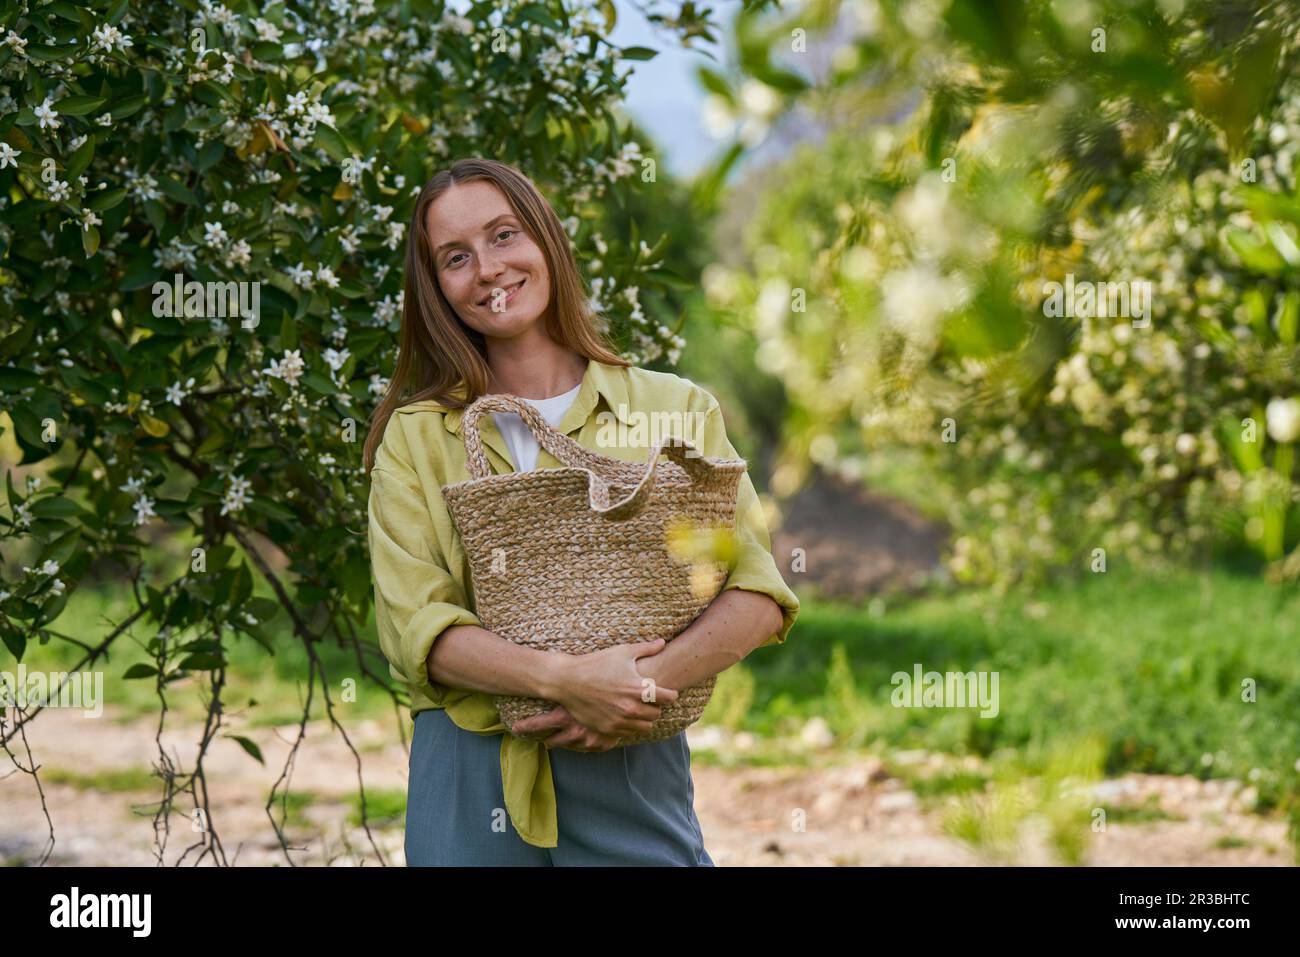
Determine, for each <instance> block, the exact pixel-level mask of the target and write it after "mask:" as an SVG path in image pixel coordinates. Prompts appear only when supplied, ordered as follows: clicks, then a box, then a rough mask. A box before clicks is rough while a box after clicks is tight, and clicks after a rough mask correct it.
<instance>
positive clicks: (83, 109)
mask: <svg viewBox="0 0 1300 957" xmlns="http://www.w3.org/2000/svg"><path fill="white" fill-rule="evenodd" d="M107 102H108V97H105V96H67V97H64V98H63V99H61V100H59V102H57V103H55V104H54V107H53V109H54V111H55V112H56V113H59V114H60V115H63V116H85V115H86V114H87V113H91V112H93V111H95V110H97V109H99V108H100V107H101V106H103V105H104V104H105V103H107Z"/></svg>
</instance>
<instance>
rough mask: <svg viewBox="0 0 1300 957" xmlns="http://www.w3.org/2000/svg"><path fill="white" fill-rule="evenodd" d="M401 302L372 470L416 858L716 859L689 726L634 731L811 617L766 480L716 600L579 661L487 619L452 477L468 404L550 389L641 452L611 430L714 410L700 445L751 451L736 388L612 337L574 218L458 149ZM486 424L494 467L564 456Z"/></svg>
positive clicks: (411, 250) (420, 214)
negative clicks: (524, 716) (527, 705)
mask: <svg viewBox="0 0 1300 957" xmlns="http://www.w3.org/2000/svg"><path fill="white" fill-rule="evenodd" d="M404 296H405V300H404V304H403V315H402V332H401V349H400V353H399V356H398V361H397V368H396V370H395V371H394V374H393V381H392V385H391V386H390V388H389V391H388V394H387V395H386V397H385V398H384V400H383V402H381V403H380V405H379V407H378V408H377V409H376V411H375V415H374V418H373V420H372V422H371V426H370V433H369V435H368V437H367V439H366V448H365V462H366V467H367V469H368V470H369V472H370V477H371V493H370V550H371V560H372V563H373V570H374V578H375V611H376V619H377V624H378V630H379V641H380V646H381V648H382V649H383V652H384V654H385V656H386V657H387V658H388V660H389V663H390V670H391V672H392V674H393V676H394V678H396V679H397V680H399V681H403V682H405V683H406V684H407V685H408V686H409V687H410V692H411V713H412V716H413V717H414V720H415V733H414V737H413V740H412V745H411V755H410V777H409V783H408V799H407V812H406V858H407V863H408V865H424V864H440V865H441V864H450V865H540V866H547V865H590V864H606V865H611V864H681V865H706V866H708V865H712V863H713V862H712V859H711V858H710V857H709V855H708V853H707V851H705V849H704V841H703V836H702V834H701V833H700V826H699V821H698V820H697V818H696V816H695V810H694V807H693V801H694V790H693V784H692V781H691V775H690V751H689V749H688V748H687V744H686V738H685V735H684V734H678V735H676V736H675V737H673V738H671V739H668V740H664V741H654V742H647V743H643V744H636V745H628V746H623V747H620V746H618V742H619V740H620V739H621V738H624V737H629V736H632V735H634V734H636V733H638V732H641V731H645V730H648V729H649V728H650V726H651V724H652V723H653V722H654V720H655V719H656V718H657V717H658V716H659V714H660V713H661V711H662V709H663V705H664V704H668V703H671V702H672V701H673V700H674V699H675V698H676V697H677V692H678V689H681V688H688V687H692V686H693V685H696V684H699V683H700V682H701V681H703V680H704V679H705V678H707V677H708V676H710V675H714V674H717V673H719V672H720V671H722V670H723V669H725V668H727V667H729V666H731V665H733V664H735V663H736V662H737V661H739V660H740V659H741V658H743V657H745V655H747V654H748V653H749V652H750V651H752V650H753V649H754V648H756V647H759V646H761V645H767V644H776V643H778V642H782V641H784V640H785V638H786V636H787V635H788V633H789V631H790V627H791V626H792V625H793V624H794V619H795V615H796V614H797V613H798V609H799V602H798V599H797V598H796V597H795V596H794V593H793V592H792V591H791V590H790V589H789V588H788V587H787V586H786V584H785V582H784V581H783V580H782V578H781V575H780V573H779V572H778V571H777V569H776V564H775V562H774V561H773V559H772V555H771V551H770V540H769V538H768V532H767V528H766V525H765V524H764V521H763V515H762V510H761V508H760V507H759V506H758V501H757V496H756V494H755V492H754V487H753V483H752V481H751V480H750V478H749V477H748V475H746V476H744V478H743V479H742V482H741V488H740V492H739V498H738V501H737V524H736V532H737V537H738V540H739V546H740V547H739V549H738V551H737V559H736V562H735V565H734V566H733V567H731V568H730V573H729V577H728V578H727V581H726V583H725V585H724V589H723V591H722V593H721V594H720V595H719V596H718V597H717V598H716V599H714V601H713V602H712V603H711V604H710V605H709V607H708V608H707V609H706V610H705V611H704V613H703V614H702V615H700V617H699V618H697V619H696V620H695V622H693V623H692V624H691V626H690V627H688V628H687V629H686V630H684V631H683V632H681V633H680V634H679V635H677V636H675V637H674V638H673V640H672V641H670V642H664V641H662V640H658V641H654V642H645V643H640V644H634V645H623V646H619V647H614V648H607V649H604V650H602V651H598V652H593V653H591V654H587V655H579V656H570V655H565V654H558V653H553V652H545V651H538V650H535V649H531V648H526V647H524V646H522V645H516V644H514V643H513V642H510V641H507V640H505V639H504V638H501V637H500V636H498V635H495V634H493V633H492V632H491V631H488V630H487V629H485V628H483V627H482V623H481V621H480V620H479V618H478V617H477V615H476V614H475V613H474V611H473V608H474V607H475V606H474V602H473V596H472V594H471V593H470V592H469V590H468V589H467V584H468V583H470V581H471V579H470V574H469V565H468V561H467V558H466V555H465V552H464V550H463V548H462V546H461V542H460V539H459V537H458V536H457V534H456V531H455V529H454V527H453V525H452V523H451V520H450V517H449V515H448V512H447V508H446V505H445V503H444V501H443V499H442V494H441V487H442V486H444V485H447V484H450V483H454V482H462V481H465V480H466V479H468V477H469V474H468V470H467V467H466V461H465V449H464V444H463V436H462V435H461V432H460V426H461V418H462V413H463V410H464V408H465V406H467V405H468V404H469V403H470V402H472V401H473V400H474V399H475V398H477V397H478V396H480V395H483V394H485V393H508V394H512V395H515V396H518V397H520V398H522V399H525V400H529V401H532V402H533V403H534V404H535V405H537V406H538V408H539V409H540V410H542V411H543V414H544V415H546V416H547V417H548V419H550V421H551V422H552V424H553V425H555V426H556V427H557V428H558V429H559V430H560V431H561V432H564V433H565V434H567V435H570V436H572V437H573V438H575V439H576V440H577V441H578V442H580V443H581V444H583V445H584V446H586V447H588V448H592V449H597V448H598V449H599V451H600V452H601V453H602V454H605V455H612V456H616V457H621V458H625V459H627V460H629V461H639V462H644V461H645V460H646V455H647V451H648V449H647V447H631V446H630V445H629V443H627V442H622V443H621V444H620V443H615V444H613V445H611V444H610V442H609V439H608V436H609V434H610V431H611V430H610V429H609V428H608V426H609V425H610V424H611V423H612V422H614V421H617V422H618V424H619V425H620V426H622V425H623V424H633V422H634V420H635V419H636V418H637V417H638V416H645V415H647V414H649V413H668V412H678V413H683V415H684V417H683V418H682V421H684V422H695V423H698V425H697V427H696V429H695V434H691V435H688V436H685V437H686V438H689V439H692V440H693V441H694V442H695V443H696V444H697V446H698V447H700V448H701V451H702V452H703V454H705V455H710V456H717V457H726V458H739V457H740V456H739V455H737V454H736V451H735V449H734V448H733V447H732V446H731V443H730V442H729V441H728V440H727V437H726V432H725V429H724V428H723V424H722V416H721V411H720V410H719V408H718V403H717V401H716V400H715V399H714V398H713V396H711V395H709V393H707V392H706V391H705V390H703V389H701V388H700V387H698V386H696V385H695V384H694V383H692V382H690V381H689V380H687V379H683V378H681V377H679V376H675V375H672V374H669V373H661V372H651V371H649V370H645V369H638V368H635V367H632V366H630V365H629V363H627V362H626V361H625V360H623V359H621V358H620V357H619V356H618V355H617V354H615V353H614V352H613V351H612V350H611V348H610V347H609V345H608V344H607V343H606V342H605V341H604V340H603V338H602V336H601V335H600V334H598V332H597V331H596V328H595V322H594V317H593V316H592V314H591V311H590V307H589V305H588V300H587V297H586V295H584V292H583V288H582V282H581V279H580V278H579V275H578V270H577V267H576V264H575V263H574V259H573V255H572V252H571V249H570V243H569V238H568V236H567V235H566V234H565V232H564V231H563V229H562V228H561V225H560V222H559V219H558V218H557V217H556V215H555V212H554V211H553V210H552V209H551V207H550V205H549V204H548V203H547V202H546V200H545V199H544V198H543V197H542V196H541V195H540V193H538V191H537V189H536V188H535V187H534V185H533V184H532V183H531V182H530V181H529V180H528V179H527V177H525V176H524V175H523V174H522V173H520V172H519V171H518V170H516V169H514V168H513V167H511V166H507V165H505V164H502V163H498V162H494V161H491V160H485V159H466V160H461V161H460V162H457V163H456V164H455V165H454V166H452V167H451V169H450V170H448V171H445V172H442V173H439V174H438V175H437V176H435V177H434V178H433V179H432V180H430V181H429V183H428V184H427V185H426V186H425V187H424V189H423V190H422V191H421V193H420V195H419V197H418V199H417V200H416V204H415V211H414V214H413V216H412V219H411V227H410V233H409V242H408V246H407V255H406V284H405V294H404ZM511 419H514V420H515V421H514V422H511V421H510V420H511ZM479 424H480V433H481V436H482V438H483V443H484V446H485V448H486V449H487V454H488V459H489V462H490V463H491V466H492V469H493V471H494V474H499V473H502V472H509V471H512V470H516V467H517V465H519V464H521V463H522V465H523V467H524V468H527V467H529V466H530V465H534V464H535V467H537V468H558V467H560V463H559V462H558V461H557V460H556V459H554V458H553V457H552V456H551V455H550V453H549V452H547V451H546V450H545V449H539V448H538V447H537V444H536V441H535V440H533V439H532V437H531V435H529V434H527V430H526V429H521V428H520V426H521V425H522V423H521V422H519V421H518V416H513V415H512V416H500V415H494V416H485V417H484V418H483V419H481V420H480V423H479ZM503 429H504V433H503V431H502V430H503ZM621 434H622V435H627V434H628V433H627V432H626V431H624V432H621ZM643 678H649V679H651V680H652V681H653V682H654V687H655V689H656V694H655V695H654V698H655V701H654V702H645V701H643V700H642V679H643ZM496 694H504V695H524V696H529V697H536V698H543V699H546V700H549V701H554V702H558V705H559V706H558V707H556V708H555V709H554V710H552V711H551V712H549V713H547V714H545V715H541V716H538V717H536V718H531V719H529V720H528V722H527V723H526V725H525V726H522V727H520V728H519V729H518V730H520V731H527V732H536V731H550V732H552V733H551V734H550V735H549V736H547V737H546V738H545V741H544V743H543V742H540V741H531V740H524V739H521V738H516V737H514V736H513V735H510V734H507V733H505V732H506V728H505V726H504V725H503V724H502V722H501V720H500V715H499V714H498V713H497V710H496V708H495V706H494V705H493V703H492V696H493V695H496Z"/></svg>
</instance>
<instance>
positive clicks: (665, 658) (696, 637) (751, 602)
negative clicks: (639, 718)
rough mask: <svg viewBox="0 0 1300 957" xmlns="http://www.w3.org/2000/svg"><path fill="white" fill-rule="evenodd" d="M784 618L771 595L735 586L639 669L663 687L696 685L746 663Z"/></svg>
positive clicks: (676, 688) (777, 629) (646, 658)
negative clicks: (750, 654)
mask: <svg viewBox="0 0 1300 957" xmlns="http://www.w3.org/2000/svg"><path fill="white" fill-rule="evenodd" d="M784 620H785V618H784V614H783V613H782V611H781V606H780V605H778V604H777V603H776V602H775V601H773V600H772V599H771V598H769V597H768V596H767V595H764V594H761V593H759V592H753V591H745V590H744V589H743V588H729V589H727V590H726V591H724V592H722V593H721V594H719V595H718V596H717V597H716V598H714V599H713V601H712V602H711V603H710V604H709V607H708V608H706V609H704V612H703V614H701V615H700V617H699V618H696V619H695V621H693V622H691V624H690V627H688V628H687V629H686V630H685V631H683V632H681V634H679V635H677V637H675V638H674V639H673V640H672V641H670V642H668V644H666V645H665V646H664V650H663V651H661V652H659V653H658V654H657V655H650V656H648V657H645V658H641V659H638V661H637V663H636V664H637V671H639V672H640V673H641V675H642V676H643V677H646V678H650V679H652V680H653V681H654V682H655V684H656V685H658V686H660V687H664V688H673V689H674V690H677V691H680V690H682V689H683V688H690V687H693V686H694V685H698V684H699V683H700V682H702V681H704V680H705V679H706V678H710V677H712V676H713V675H717V674H720V673H722V672H723V671H725V670H727V669H728V668H730V667H731V666H732V665H734V664H735V663H736V662H738V661H740V660H741V659H742V658H744V657H745V656H746V655H748V654H749V653H750V652H751V651H753V650H754V649H755V648H757V647H758V646H759V645H761V644H762V643H763V642H764V641H766V640H767V639H768V638H769V637H770V636H771V635H773V634H775V633H776V632H778V631H779V630H780V629H781V625H782V623H783V622H784Z"/></svg>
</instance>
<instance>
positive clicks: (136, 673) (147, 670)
mask: <svg viewBox="0 0 1300 957" xmlns="http://www.w3.org/2000/svg"><path fill="white" fill-rule="evenodd" d="M157 673H158V669H157V668H155V667H154V666H153V665H144V664H139V665H132V666H131V667H130V668H127V669H126V671H125V672H123V674H122V680H123V681H135V680H136V679H138V678H152V677H153V676H154V675H156V674H157Z"/></svg>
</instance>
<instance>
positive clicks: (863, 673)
mask: <svg viewBox="0 0 1300 957" xmlns="http://www.w3.org/2000/svg"><path fill="white" fill-rule="evenodd" d="M1035 604H1036V605H1038V606H1040V608H1041V610H1042V611H1043V612H1044V613H1043V614H1042V616H1041V617H1033V616H1031V615H1030V614H1029V612H1028V611H1027V606H1034V605H1035ZM1031 610H1032V607H1031ZM916 662H919V663H920V664H921V665H922V668H923V670H924V671H940V672H944V671H961V672H967V671H985V670H987V671H996V672H998V674H999V697H1000V710H999V713H998V714H997V716H996V717H990V718H984V717H980V716H979V713H978V710H976V709H937V708H929V709H927V708H895V707H893V706H892V704H891V701H890V696H891V693H892V692H893V690H894V686H893V685H892V684H891V676H892V675H893V674H894V673H895V672H906V673H908V674H910V673H911V672H912V668H913V664H914V663H916ZM739 667H742V668H744V669H746V670H747V671H749V672H750V677H752V679H753V680H752V682H750V681H748V679H746V681H745V686H746V691H745V693H746V696H748V697H749V698H750V699H751V701H750V707H749V710H748V713H747V716H746V719H745V721H744V725H745V727H747V728H748V729H749V730H751V731H755V732H764V733H781V732H784V733H796V732H797V730H798V728H799V727H801V726H802V724H803V723H804V722H805V721H807V720H808V719H810V718H813V717H814V716H821V717H823V718H824V719H825V720H826V721H827V723H828V724H829V725H830V727H831V729H832V731H833V732H834V733H835V734H836V741H837V746H869V747H872V748H878V749H889V748H899V749H903V748H906V749H911V748H925V749H928V750H937V751H944V752H948V753H951V754H958V755H964V754H975V755H979V756H981V757H989V756H993V755H995V754H997V752H999V750H1000V749H1013V750H1014V751H1015V752H1016V753H1017V754H1018V755H1019V756H1020V757H1021V758H1022V759H1023V760H1024V761H1025V762H1026V763H1027V764H1028V765H1029V766H1031V767H1032V766H1033V765H1034V763H1035V762H1036V761H1038V760H1040V758H1041V756H1042V755H1043V754H1044V753H1045V750H1046V749H1047V748H1049V747H1050V746H1051V745H1052V744H1053V743H1059V742H1068V741H1071V740H1080V739H1082V738H1084V737H1086V736H1095V737H1097V738H1098V739H1099V740H1100V741H1101V742H1102V743H1103V746H1104V771H1105V772H1106V773H1108V774H1115V773H1120V772H1123V771H1150V772H1165V773H1177V774H1181V773H1191V774H1195V775H1197V776H1199V777H1202V778H1204V777H1211V776H1215V777H1218V776H1234V777H1241V778H1244V777H1245V776H1246V775H1247V774H1248V772H1249V771H1250V770H1251V769H1252V768H1259V769H1260V772H1261V773H1260V776H1259V778H1258V780H1256V781H1255V782H1254V783H1255V784H1256V785H1257V786H1258V787H1259V791H1260V806H1261V807H1267V806H1268V805H1269V804H1270V803H1273V802H1275V801H1276V800H1277V799H1278V798H1279V797H1280V796H1281V795H1283V794H1287V793H1293V792H1295V790H1296V786H1297V780H1298V779H1300V774H1298V773H1297V771H1296V769H1295V763H1296V761H1297V758H1300V722H1297V721H1296V720H1295V716H1296V715H1297V714H1300V594H1298V593H1297V590H1296V589H1295V588H1293V587H1292V588H1286V587H1277V586H1270V585H1267V584H1265V583H1263V582H1261V581H1260V580H1259V579H1258V578H1257V577H1253V576H1248V575H1244V574H1238V573H1234V572H1231V571H1228V570H1212V571H1208V572H1204V573H1201V572H1194V571H1182V572H1177V573H1173V574H1168V575H1165V576H1163V577H1155V576H1153V575H1150V574H1146V573H1141V572H1138V571H1135V570H1131V569H1122V568H1117V567H1116V566H1115V565H1114V564H1112V567H1111V570H1110V571H1109V572H1107V573H1106V574H1103V575H1089V576H1087V577H1086V578H1084V579H1083V580H1081V581H1078V582H1074V583H1066V584H1060V585H1056V586H1053V587H1050V588H1043V589H1038V590H1036V591H1034V592H1032V593H1027V592H1020V593H1014V592H1013V593H1012V594H1009V595H1007V596H1005V597H1004V598H1003V599H1001V600H999V599H997V598H995V597H993V596H992V595H991V594H990V593H988V592H983V591H973V590H966V591H954V592H950V593H931V594H928V595H925V596H922V597H920V598H918V599H915V600H912V601H908V602H906V603H904V604H898V605H894V606H890V607H888V608H887V609H886V611H885V613H884V614H883V615H879V616H872V615H870V614H868V613H867V612H866V611H865V610H863V609H860V608H856V607H853V606H851V605H846V604H834V603H812V602H810V603H807V604H805V606H804V608H803V610H802V612H801V614H800V617H799V620H798V622H797V623H796V625H795V627H794V629H793V631H792V633H791V635H790V638H789V639H788V641H787V642H786V643H785V644H784V645H783V646H774V647H769V648H764V649H761V650H759V651H757V652H755V653H754V654H753V655H751V656H750V657H749V658H747V659H746V660H745V662H744V663H743V664H742V665H741V666H739ZM1247 679H1249V680H1250V681H1251V682H1253V686H1254V689H1255V695H1256V700H1255V701H1254V702H1253V703H1247V702H1244V701H1243V700H1242V693H1243V692H1242V687H1243V681H1245V680H1247Z"/></svg>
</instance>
